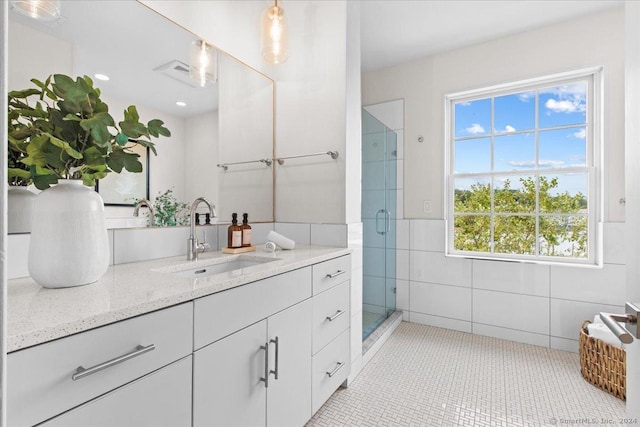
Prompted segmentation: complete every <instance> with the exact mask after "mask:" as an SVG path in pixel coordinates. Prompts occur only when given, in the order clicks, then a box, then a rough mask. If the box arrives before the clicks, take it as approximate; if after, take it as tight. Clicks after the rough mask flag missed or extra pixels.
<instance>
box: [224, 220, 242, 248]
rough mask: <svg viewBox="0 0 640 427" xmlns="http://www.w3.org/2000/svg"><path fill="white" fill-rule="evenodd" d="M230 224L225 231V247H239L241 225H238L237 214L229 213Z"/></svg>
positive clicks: (240, 243) (240, 242) (240, 244)
mask: <svg viewBox="0 0 640 427" xmlns="http://www.w3.org/2000/svg"><path fill="white" fill-rule="evenodd" d="M231 218H232V219H231V225H230V226H229V229H228V231H227V247H228V248H232V249H235V248H241V247H242V227H240V226H239V225H238V214H237V213H235V212H234V213H233V214H231Z"/></svg>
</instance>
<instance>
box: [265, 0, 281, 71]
mask: <svg viewBox="0 0 640 427" xmlns="http://www.w3.org/2000/svg"><path fill="white" fill-rule="evenodd" d="M261 27H262V28H261V41H262V56H263V57H264V58H265V59H266V60H267V61H269V62H271V63H273V64H280V63H282V62H284V61H286V60H287V57H288V52H287V23H286V20H285V16H284V11H283V10H282V8H281V7H279V6H278V2H277V1H276V3H275V5H274V6H271V7H269V8H268V9H267V10H265V11H264V13H263V14H262V25H261Z"/></svg>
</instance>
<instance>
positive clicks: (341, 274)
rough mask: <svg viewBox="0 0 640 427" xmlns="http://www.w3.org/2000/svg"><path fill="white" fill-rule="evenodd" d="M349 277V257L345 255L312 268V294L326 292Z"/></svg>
mask: <svg viewBox="0 0 640 427" xmlns="http://www.w3.org/2000/svg"><path fill="white" fill-rule="evenodd" d="M350 276H351V256H350V255H345V256H342V257H340V258H335V259H331V260H329V261H325V262H321V263H319V264H316V265H314V266H313V294H314V295H317V294H319V293H320V292H323V291H326V290H327V289H330V288H332V287H334V286H336V285H339V284H340V283H342V282H346V281H347V280H349V279H350Z"/></svg>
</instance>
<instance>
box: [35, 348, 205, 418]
mask: <svg viewBox="0 0 640 427" xmlns="http://www.w3.org/2000/svg"><path fill="white" fill-rule="evenodd" d="M191 359H192V358H191V356H188V357H185V358H184V359H181V360H179V361H178V362H175V363H172V364H171V365H169V366H165V367H164V368H162V369H160V370H158V371H155V372H153V373H151V374H149V375H146V376H144V377H142V378H140V379H138V380H135V381H133V382H131V383H129V384H127V385H125V386H124V387H120V388H118V389H116V390H114V391H112V392H109V393H107V394H105V395H103V396H100V397H98V398H97V399H94V400H92V401H90V402H87V403H85V404H84V405H82V406H79V407H78V408H75V409H73V410H71V411H69V412H65V413H64V414H62V415H60V416H58V417H55V418H54V419H52V420H49V421H47V422H45V423H44V424H41V426H40V427H87V426H91V427H114V426H118V427H138V426H153V427H175V426H190V425H191V377H192V373H191V368H192V365H193V363H192V360H191Z"/></svg>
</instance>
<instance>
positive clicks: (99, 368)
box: [71, 344, 156, 381]
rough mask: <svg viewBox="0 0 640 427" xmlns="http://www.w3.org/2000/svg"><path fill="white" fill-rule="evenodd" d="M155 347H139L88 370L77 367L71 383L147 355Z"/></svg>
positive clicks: (152, 345) (153, 345)
mask: <svg viewBox="0 0 640 427" xmlns="http://www.w3.org/2000/svg"><path fill="white" fill-rule="evenodd" d="M155 349H156V346H155V344H151V345H148V346H146V347H145V346H142V345H139V346H137V347H136V349H135V350H133V351H132V352H131V353H127V354H123V355H122V356H118V357H116V358H113V359H111V360H107V361H106V362H103V363H100V364H98V365H95V366H92V367H90V368H84V367H82V366H78V367H77V368H76V372H75V373H74V374H73V375H71V379H72V380H73V381H77V380H79V379H81V378H84V377H87V376H89V375H91V374H95V373H96V372H98V371H102V370H103V369H107V368H110V367H112V366H115V365H117V364H119V363H122V362H125V361H127V360H129V359H133V358H134V357H138V356H140V355H142V354H145V353H148V352H150V351H152V350H155Z"/></svg>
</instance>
